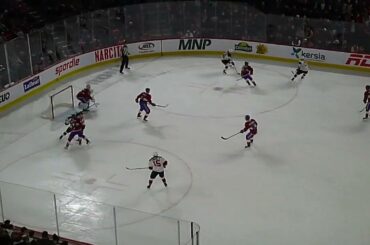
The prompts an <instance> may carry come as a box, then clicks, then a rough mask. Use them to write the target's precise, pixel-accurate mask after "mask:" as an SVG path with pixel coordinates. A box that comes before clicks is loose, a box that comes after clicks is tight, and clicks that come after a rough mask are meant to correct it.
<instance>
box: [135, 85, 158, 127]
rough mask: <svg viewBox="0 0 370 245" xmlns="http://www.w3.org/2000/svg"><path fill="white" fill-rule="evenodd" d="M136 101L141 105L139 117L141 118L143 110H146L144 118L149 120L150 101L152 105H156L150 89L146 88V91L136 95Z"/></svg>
mask: <svg viewBox="0 0 370 245" xmlns="http://www.w3.org/2000/svg"><path fill="white" fill-rule="evenodd" d="M135 102H136V103H139V105H140V109H139V112H138V114H137V118H141V112H142V111H145V116H144V119H143V120H144V121H148V116H149V113H150V109H149V106H148V103H149V104H150V105H151V106H156V104H155V103H153V102H152V96H151V95H150V89H149V88H146V89H145V92H142V93H140V94H139V95H138V96H137V97H136V99H135Z"/></svg>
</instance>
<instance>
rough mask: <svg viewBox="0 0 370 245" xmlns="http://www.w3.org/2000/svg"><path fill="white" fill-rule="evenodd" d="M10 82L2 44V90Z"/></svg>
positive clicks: (0, 86) (0, 71)
mask: <svg viewBox="0 0 370 245" xmlns="http://www.w3.org/2000/svg"><path fill="white" fill-rule="evenodd" d="M7 84H9V79H8V70H7V66H6V59H5V51H4V45H3V44H0V90H2V89H3V88H4V86H5V85H7Z"/></svg>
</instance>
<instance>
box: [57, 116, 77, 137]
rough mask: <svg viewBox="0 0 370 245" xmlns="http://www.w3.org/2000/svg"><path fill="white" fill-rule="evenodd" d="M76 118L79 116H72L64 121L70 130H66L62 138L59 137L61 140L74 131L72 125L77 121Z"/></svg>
mask: <svg viewBox="0 0 370 245" xmlns="http://www.w3.org/2000/svg"><path fill="white" fill-rule="evenodd" d="M76 116H77V114H72V115H70V116H69V117H67V118H66V120H65V121H64V124H65V125H66V126H68V128H67V129H66V131H64V132H63V134H62V135H61V136H59V139H60V140H61V139H62V138H63V137H64V136H66V135H67V134H69V133H70V132H71V131H72V124H73V122H74V120H75V119H76Z"/></svg>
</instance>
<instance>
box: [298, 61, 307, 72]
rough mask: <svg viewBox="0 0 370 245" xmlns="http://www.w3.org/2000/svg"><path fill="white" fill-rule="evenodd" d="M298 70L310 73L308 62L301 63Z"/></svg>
mask: <svg viewBox="0 0 370 245" xmlns="http://www.w3.org/2000/svg"><path fill="white" fill-rule="evenodd" d="M298 69H299V70H301V71H308V65H307V63H306V62H299V63H298Z"/></svg>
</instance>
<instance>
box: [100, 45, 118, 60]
mask: <svg viewBox="0 0 370 245" xmlns="http://www.w3.org/2000/svg"><path fill="white" fill-rule="evenodd" d="M121 50H122V46H121V45H117V46H114V47H109V48H104V49H100V50H97V51H95V62H101V61H106V60H111V59H114V58H119V57H121Z"/></svg>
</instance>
